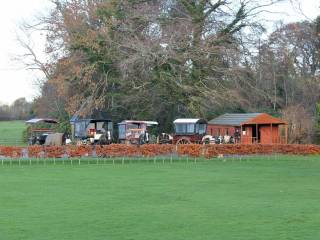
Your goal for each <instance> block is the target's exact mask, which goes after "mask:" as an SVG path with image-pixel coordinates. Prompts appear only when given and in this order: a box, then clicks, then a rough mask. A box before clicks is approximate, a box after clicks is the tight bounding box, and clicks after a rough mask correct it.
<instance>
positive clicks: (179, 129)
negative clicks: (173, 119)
mask: <svg viewBox="0 0 320 240" xmlns="http://www.w3.org/2000/svg"><path fill="white" fill-rule="evenodd" d="M175 126H176V133H194V132H195V124H193V123H179V124H175Z"/></svg>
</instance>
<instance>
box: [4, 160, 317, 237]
mask: <svg viewBox="0 0 320 240" xmlns="http://www.w3.org/2000/svg"><path fill="white" fill-rule="evenodd" d="M0 182H1V188H0V239H5V240H13V239H17V240H18V239H24V240H26V239H30V240H31V239H32V240H45V239H46V240H49V239H50V240H51V239H52V240H53V239H70V240H72V239H75V240H81V239H83V240H87V239H90V240H94V239H108V240H112V239H119V240H120V239H121V240H123V239H127V240H129V239H130V240H133V239H136V240H141V239H146V240H150V239H159V240H160V239H161V240H162V239H172V240H179V239H181V240H187V239H190V240H197V239H199V240H203V239H208V240H209V239H210V240H212V239H223V240H227V239H234V240H240V239H243V240H248V239H252V240H256V239H270V240H271V239H272V240H273V239H277V240H281V239H283V240H284V239H286V240H287V239H291V240H292V239H297V240H301V239H304V240H306V239H320V230H319V226H320V204H319V199H320V159H319V157H265V158H257V159H255V158H250V159H249V161H247V160H245V159H242V161H241V162H240V160H239V159H226V160H223V161H222V160H214V161H210V162H208V161H206V162H198V163H196V164H195V163H190V162H189V163H188V164H187V163H185V162H180V163H173V164H170V163H167V162H166V163H165V164H161V163H160V162H159V163H157V164H153V163H152V162H151V163H131V164H124V165H121V164H116V165H112V164H107V165H94V164H92V165H81V166H77V165H73V166H70V165H55V166H54V165H46V166H44V165H33V166H27V165H25V166H20V167H19V166H17V165H12V166H10V165H5V166H1V165H0Z"/></svg>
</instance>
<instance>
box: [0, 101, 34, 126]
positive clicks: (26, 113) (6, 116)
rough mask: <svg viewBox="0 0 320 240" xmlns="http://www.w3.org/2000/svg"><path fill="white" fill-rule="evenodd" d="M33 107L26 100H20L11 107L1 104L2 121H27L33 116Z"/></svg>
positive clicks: (0, 114) (0, 118)
mask: <svg viewBox="0 0 320 240" xmlns="http://www.w3.org/2000/svg"><path fill="white" fill-rule="evenodd" d="M32 105H33V104H32V103H31V102H28V101H27V100H26V99H25V98H19V99H17V100H15V101H14V102H13V103H12V104H11V105H6V104H0V121H8V120H27V119H29V118H30V117H32V116H33V112H32Z"/></svg>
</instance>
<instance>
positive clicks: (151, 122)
mask: <svg viewBox="0 0 320 240" xmlns="http://www.w3.org/2000/svg"><path fill="white" fill-rule="evenodd" d="M127 123H136V124H146V125H147V126H152V125H158V124H159V123H158V122H156V121H139V120H123V121H122V122H120V123H118V125H120V124H127Z"/></svg>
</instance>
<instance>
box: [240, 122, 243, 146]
mask: <svg viewBox="0 0 320 240" xmlns="http://www.w3.org/2000/svg"><path fill="white" fill-rule="evenodd" d="M242 134H243V126H242V125H241V132H240V144H242Z"/></svg>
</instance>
